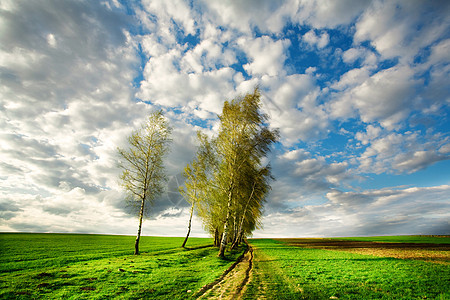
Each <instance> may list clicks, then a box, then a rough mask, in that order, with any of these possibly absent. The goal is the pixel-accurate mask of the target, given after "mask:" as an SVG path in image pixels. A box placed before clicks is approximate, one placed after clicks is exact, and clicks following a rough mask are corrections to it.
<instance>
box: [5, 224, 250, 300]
mask: <svg viewBox="0 0 450 300" xmlns="http://www.w3.org/2000/svg"><path fill="white" fill-rule="evenodd" d="M134 239H135V238H134V237H132V236H108V235H79V234H24V233H20V234H12V233H3V234H0V290H1V292H0V298H1V299H32V298H33V299H36V298H40V299H48V298H53V299H111V298H121V299H142V298H147V299H148V298H157V299H185V298H189V297H190V296H191V295H193V294H194V292H195V291H197V290H199V289H200V288H201V287H202V286H204V285H206V284H208V283H210V282H212V281H214V280H215V279H216V278H217V277H219V276H220V275H221V274H222V273H223V272H224V271H225V270H226V269H227V268H228V267H229V266H230V265H232V264H233V262H234V261H235V260H236V258H237V257H238V256H239V255H240V254H241V253H242V249H239V250H238V251H235V252H232V253H228V256H227V259H219V258H217V249H216V248H214V247H212V240H211V239H205V238H190V239H189V241H188V243H187V245H186V246H187V247H186V249H183V248H181V247H180V246H181V244H182V242H183V239H184V238H176V237H142V238H141V244H140V248H141V255H139V256H134V255H132V254H133V250H134Z"/></svg>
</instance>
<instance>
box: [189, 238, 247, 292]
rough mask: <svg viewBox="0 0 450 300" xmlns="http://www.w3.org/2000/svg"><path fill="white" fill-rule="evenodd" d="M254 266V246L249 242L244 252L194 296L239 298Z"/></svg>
mask: <svg viewBox="0 0 450 300" xmlns="http://www.w3.org/2000/svg"><path fill="white" fill-rule="evenodd" d="M246 265H247V266H246ZM252 268H253V248H252V247H251V246H250V245H249V244H247V249H246V250H245V251H244V253H243V254H242V255H241V256H239V257H238V259H237V260H236V261H235V262H234V263H233V264H232V265H231V266H230V267H229V268H228V269H227V270H225V272H224V273H223V274H222V275H221V276H220V277H219V278H218V279H216V280H215V281H213V282H211V283H209V284H207V285H205V286H203V287H202V288H201V289H200V290H199V291H198V292H197V293H196V294H195V295H194V297H195V298H196V299H239V297H240V296H241V294H242V292H243V291H244V289H245V287H246V285H247V284H248V282H249V280H250V275H251V271H252ZM242 277H243V278H242Z"/></svg>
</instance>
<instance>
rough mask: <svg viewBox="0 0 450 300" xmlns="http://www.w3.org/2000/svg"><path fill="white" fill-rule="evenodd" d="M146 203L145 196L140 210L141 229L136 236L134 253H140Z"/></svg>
mask: <svg viewBox="0 0 450 300" xmlns="http://www.w3.org/2000/svg"><path fill="white" fill-rule="evenodd" d="M144 205H145V198H142V202H141V210H140V211H139V229H138V232H137V236H136V242H135V243H134V255H139V240H140V239H141V229H142V220H143V218H144Z"/></svg>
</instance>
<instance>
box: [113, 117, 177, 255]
mask: <svg viewBox="0 0 450 300" xmlns="http://www.w3.org/2000/svg"><path fill="white" fill-rule="evenodd" d="M171 132H172V128H171V127H170V126H169V124H168V121H167V120H166V119H165V117H164V115H163V113H162V111H156V112H154V113H152V114H151V115H150V116H149V118H148V120H147V122H145V123H144V124H143V125H142V126H141V128H140V129H139V130H137V131H134V132H133V133H132V134H131V135H130V136H129V137H128V148H127V149H120V148H118V152H119V154H120V156H121V158H123V161H121V163H120V167H121V168H122V169H123V172H122V175H121V176H120V179H121V184H122V186H123V188H124V189H125V190H126V191H127V193H128V195H129V198H130V199H131V201H133V202H134V203H136V204H137V205H139V206H140V209H139V214H138V218H139V228H138V232H137V236H136V242H135V245H134V254H135V255H138V254H139V241H140V238H141V229H142V221H143V218H144V214H145V210H146V205H148V204H151V202H152V201H153V200H154V199H155V197H157V196H158V195H160V194H161V193H162V192H163V190H164V187H165V185H164V183H165V182H166V181H167V177H166V175H165V169H164V156H165V154H167V152H168V151H169V146H170V143H171V141H172V140H171V138H170V135H171Z"/></svg>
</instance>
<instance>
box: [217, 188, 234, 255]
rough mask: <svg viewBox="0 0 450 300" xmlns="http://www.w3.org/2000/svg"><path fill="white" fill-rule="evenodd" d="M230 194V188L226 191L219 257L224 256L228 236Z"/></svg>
mask: <svg viewBox="0 0 450 300" xmlns="http://www.w3.org/2000/svg"><path fill="white" fill-rule="evenodd" d="M231 196H232V190H231V189H230V191H229V192H228V205H227V217H226V218H225V225H224V227H223V234H222V241H221V242H220V249H219V255H218V256H219V257H222V258H223V257H225V247H226V245H227V238H228V230H229V229H228V223H229V222H230V211H231V199H232V198H231Z"/></svg>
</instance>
